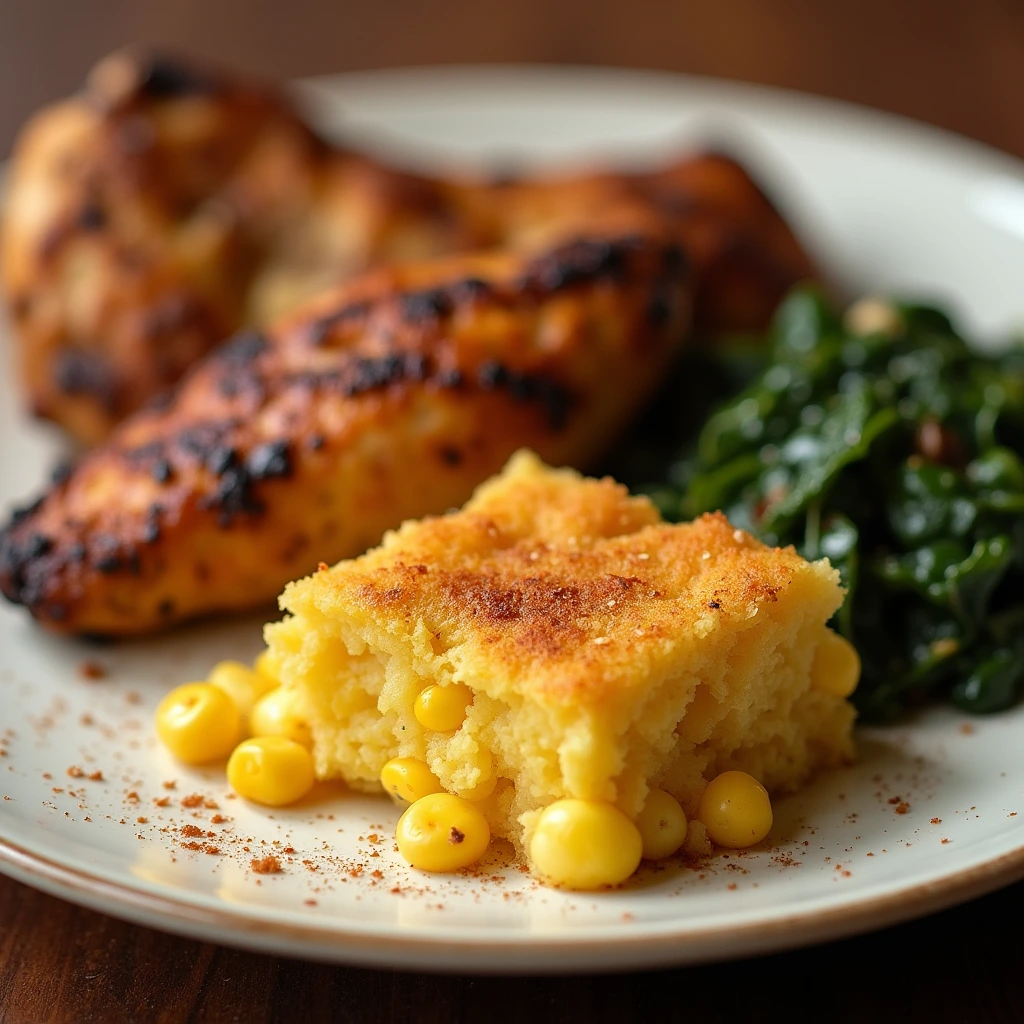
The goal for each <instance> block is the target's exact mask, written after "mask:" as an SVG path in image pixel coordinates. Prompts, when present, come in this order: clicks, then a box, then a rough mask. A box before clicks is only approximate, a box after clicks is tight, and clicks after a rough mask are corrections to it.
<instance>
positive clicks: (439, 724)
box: [412, 683, 473, 732]
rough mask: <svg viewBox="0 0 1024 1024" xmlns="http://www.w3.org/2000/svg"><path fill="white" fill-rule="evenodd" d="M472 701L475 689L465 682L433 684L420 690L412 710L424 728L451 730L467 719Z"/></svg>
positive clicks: (442, 730) (438, 730)
mask: <svg viewBox="0 0 1024 1024" xmlns="http://www.w3.org/2000/svg"><path fill="white" fill-rule="evenodd" d="M472 703H473V691H472V690H471V689H470V688H469V687H468V686H466V685H465V683H455V684H453V685H451V686H439V685H437V684H432V685H430V686H428V687H426V688H425V689H423V690H421V691H420V693H419V695H418V696H417V698H416V702H415V704H413V708H412V710H413V714H415V715H416V721H417V722H419V723H420V725H422V726H423V728H424V729H430V730H431V731H432V732H451V731H452V729H458V727H459V726H460V725H462V723H463V722H464V721H465V720H466V709H467V708H468V707H469V705H470V704H472Z"/></svg>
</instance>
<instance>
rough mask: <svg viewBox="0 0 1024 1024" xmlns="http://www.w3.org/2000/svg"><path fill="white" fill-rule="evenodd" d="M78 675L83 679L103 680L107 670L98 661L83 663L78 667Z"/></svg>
mask: <svg viewBox="0 0 1024 1024" xmlns="http://www.w3.org/2000/svg"><path fill="white" fill-rule="evenodd" d="M78 674H79V675H80V676H81V677H82V678H83V679H105V678H106V676H107V670H106V669H105V668H104V667H103V666H102V665H101V664H100V663H99V662H98V661H83V662H80V663H79V665H78Z"/></svg>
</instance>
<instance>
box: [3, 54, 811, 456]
mask: <svg viewBox="0 0 1024 1024" xmlns="http://www.w3.org/2000/svg"><path fill="white" fill-rule="evenodd" d="M623 201H631V202H635V203H643V204H646V205H647V206H648V207H649V208H650V209H651V210H652V211H654V212H655V213H656V214H657V215H658V217H659V218H660V219H661V220H662V221H663V223H664V224H665V225H666V230H669V231H670V232H671V233H672V234H673V235H674V236H675V237H676V238H677V240H678V241H679V242H680V244H681V245H682V246H683V248H684V250H685V251H686V252H687V255H688V257H689V261H690V264H691V266H692V268H693V271H694V275H695V282H696V293H695V298H696V309H695V318H696V323H697V326H698V328H700V327H707V328H710V329H712V330H720V329H726V330H729V329H735V328H740V329H749V328H759V327H761V326H763V324H764V323H765V321H766V319H767V317H768V316H769V315H770V312H771V310H772V309H773V308H774V306H775V304H776V303H777V301H778V299H779V297H780V296H781V295H782V293H783V292H784V291H785V290H786V289H787V288H788V287H790V286H791V285H792V284H793V283H794V282H796V281H798V280H800V279H802V278H806V277H809V276H812V275H813V267H812V266H811V264H810V262H809V260H808V259H807V257H806V255H805V254H804V252H803V251H802V249H801V248H800V246H799V244H798V243H797V241H796V239H795V238H794V236H793V235H792V233H791V232H790V230H789V228H788V227H787V225H786V224H785V222H784V221H783V220H782V218H781V217H780V216H779V214H778V213H777V212H776V211H775V210H774V209H773V208H772V206H771V204H770V203H769V202H768V200H767V199H766V198H765V197H764V195H763V194H762V193H761V191H760V190H759V189H758V188H757V186H756V185H755V184H754V182H753V181H752V180H751V179H750V178H749V176H748V175H747V174H746V172H745V171H744V170H743V169H742V168H741V167H740V166H739V165H738V164H736V163H735V162H733V161H732V160H729V159H728V158H726V157H722V156H717V155H704V156H700V157H696V158H693V159H689V160H685V161H682V162H680V163H678V164H676V165H674V166H671V167H669V168H666V169H665V170H662V171H658V172H654V173H649V174H639V175H615V174H598V175H590V176H586V177H577V178H573V179H552V180H536V181H523V182H517V183H511V184H509V183H506V184H498V185H495V184H486V183H480V182H468V181H466V182H455V181H445V180H434V179H429V178H425V177H420V176H416V175H412V174H407V173H404V172H400V171H396V170H393V169H391V168H388V167H384V166H382V165H380V164H379V163H376V162H374V161H372V160H370V159H368V158H366V157H363V156H360V155H358V154H354V153H350V152H347V151H344V150H339V149H335V148H332V147H330V146H328V145H326V144H325V143H323V142H322V141H321V140H319V139H318V138H317V137H316V136H315V135H314V134H313V133H312V132H311V131H310V129H309V128H308V127H307V126H306V125H305V123H304V122H303V120H302V119H301V118H300V117H299V115H298V114H297V113H296V111H295V110H294V109H293V107H292V106H291V105H290V104H289V103H287V102H286V101H285V100H284V99H282V98H281V97H280V96H278V95H277V94H275V93H274V92H272V91H270V90H266V89H262V88H259V87H254V86H251V85H248V84H244V83H238V82H235V81H233V80H231V79H228V78H222V77H219V76H216V75H212V74H209V73H206V72H204V71H195V70H190V69H187V68H183V67H180V66H178V65H176V64H173V63H171V62H168V61H165V60H160V59H152V58H146V59H143V58H139V57H135V56H131V55H127V54H118V55H115V56H114V57H112V58H108V59H107V60H106V61H104V62H102V63H101V64H100V65H98V66H97V68H96V69H95V70H94V71H93V73H92V75H91V76H90V79H89V82H88V84H87V87H86V89H85V90H84V92H83V93H82V94H81V95H79V96H77V97H75V98H73V99H71V100H68V101H65V102H64V103H61V104H58V105H56V106H54V107H51V108H50V109H48V110H46V111H44V112H42V113H41V114H40V115H38V116H37V117H36V118H35V119H34V120H33V122H32V123H31V124H30V125H29V126H28V128H26V130H25V132H24V134H23V136H22V138H21V140H20V141H19V144H18V146H17V149H16V152H15V156H14V159H13V161H12V168H11V175H10V181H9V191H8V198H7V203H6V210H5V219H4V224H3V229H2V233H0V280H2V284H3V288H4V291H5V294H6V296H7V301H8V305H9V308H10V311H11V315H12V320H13V322H14V325H15V329H16V331H17V334H18V336H19V339H20V342H21V365H22V372H23V377H24V380H25V383H26V386H27V391H28V394H29V398H30V401H31V404H32V408H33V410H34V411H35V412H36V413H37V414H38V415H41V416H44V417H47V418H49V419H52V420H55V421H56V422H58V423H60V424H61V425H63V426H64V427H65V428H66V429H67V430H69V431H70V432H71V433H72V434H74V435H75V436H76V437H78V438H79V439H80V440H82V441H84V442H85V443H96V442H97V441H99V440H101V439H102V438H104V437H105V436H106V435H107V434H108V433H109V432H110V430H111V429H112V428H113V427H114V425H115V424H116V423H117V422H118V421H119V420H121V419H122V418H123V417H124V416H125V415H127V414H129V413H131V412H133V411H134V410H135V409H137V408H139V407H140V406H141V405H142V404H144V402H145V401H146V400H148V399H149V398H150V397H152V396H153V395H155V394H158V393H159V392H161V391H163V390H164V389H165V388H166V387H167V386H169V385H170V384H172V383H174V382H175V381H176V380H177V379H179V378H180V376H181V375H182V373H183V372H184V371H185V370H186V369H187V368H188V367H189V366H191V365H192V364H193V363H194V362H195V361H196V360H197V359H198V358H199V357H201V356H202V355H203V354H205V353H206V352H207V351H209V350H210V349H212V348H213V347H214V346H215V345H216V344H217V343H219V342H220V341H221V340H222V339H223V338H225V337H227V336H228V335H229V334H231V333H232V332H233V331H235V330H236V329H238V328H239V327H241V326H243V325H254V326H257V327H259V326H262V325H265V324H268V323H271V322H273V321H274V320H275V319H276V318H277V317H279V316H280V315H281V314H284V313H287V312H289V311H291V310H293V309H296V308H299V307H300V306H301V304H302V303H303V302H305V301H306V300H308V299H310V298H312V297H313V296H315V295H317V294H318V293H320V292H321V291H323V290H325V289H326V288H327V287H329V286H332V285H334V284H336V283H337V282H339V281H341V280H343V279H344V278H345V277H346V276H348V275H349V274H351V273H353V272H357V271H360V270H362V269H365V268H367V267H370V266H374V265H379V264H382V263H388V262H393V261H408V260H416V259H425V258H432V257H434V256H438V255H444V254H448V253H452V252H459V251H467V250H471V249H479V248H505V249H509V250H515V251H519V250H523V249H524V248H525V247H528V246H530V245H531V244H532V241H533V239H534V237H535V236H536V235H537V233H538V232H541V233H543V231H544V230H545V225H546V223H547V221H548V220H549V219H550V217H551V216H552V215H557V216H562V215H564V214H565V213H566V212H573V215H574V217H575V219H576V220H577V221H578V222H580V223H582V222H583V221H584V220H585V219H586V217H588V216H593V217H594V219H595V222H596V226H597V228H598V230H600V220H601V217H602V214H603V210H604V209H605V208H607V207H608V206H614V205H615V204H616V203H618V202H623Z"/></svg>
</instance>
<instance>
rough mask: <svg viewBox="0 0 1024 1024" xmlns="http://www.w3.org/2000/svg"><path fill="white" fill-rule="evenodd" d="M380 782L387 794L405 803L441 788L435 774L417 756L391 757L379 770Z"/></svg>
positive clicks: (413, 801)
mask: <svg viewBox="0 0 1024 1024" xmlns="http://www.w3.org/2000/svg"><path fill="white" fill-rule="evenodd" d="M380 784H381V785H382V786H383V787H384V792H385V793H387V794H388V796H390V797H391V798H392V799H393V800H395V801H396V802H397V803H405V804H411V803H415V802H416V801H417V800H422V799H423V797H425V796H429V795H430V794H431V793H440V792H442V790H443V787H442V785H441V783H440V782H438V781H437V776H436V775H434V773H433V772H432V771H431V770H430V769H429V768H428V767H427V764H426V762H425V761H421V760H420V759H419V758H418V757H393V758H392V759H391V760H390V761H388V763H387V764H386V765H384V767H383V768H382V769H381V770H380Z"/></svg>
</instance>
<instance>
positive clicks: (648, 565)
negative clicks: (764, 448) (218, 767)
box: [266, 453, 854, 854]
mask: <svg viewBox="0 0 1024 1024" xmlns="http://www.w3.org/2000/svg"><path fill="white" fill-rule="evenodd" d="M841 601H842V590H841V588H840V586H839V582H838V574H837V572H836V571H835V570H834V569H833V568H832V567H831V566H830V565H829V564H828V562H827V561H824V560H823V561H820V562H814V563H809V562H807V561H805V560H804V559H802V558H800V557H799V556H798V555H797V554H796V553H795V552H794V551H793V550H792V549H786V550H780V549H772V548H768V547H766V546H764V545H763V544H761V543H760V542H759V541H757V540H755V539H754V538H752V537H751V536H749V535H748V534H746V533H744V532H742V531H740V530H734V529H733V528H732V526H731V525H730V524H729V523H728V522H727V521H726V519H725V518H724V517H723V516H721V515H708V516H704V517H702V518H700V519H698V520H697V521H695V522H694V523H692V524H682V525H670V524H666V523H664V522H663V521H662V520H661V519H660V517H659V515H658V513H657V511H656V510H655V508H654V507H653V506H652V505H651V503H650V502H649V501H647V500H646V499H645V498H637V497H630V496H628V495H627V493H626V491H625V489H624V488H623V487H621V486H620V485H618V484H615V483H614V482H613V481H611V480H607V479H606V480H593V479H585V478H583V477H580V476H579V475H578V474H576V473H574V472H572V471H569V470H551V469H549V468H547V467H545V466H544V465H543V464H541V463H540V462H539V460H537V459H536V457H534V456H533V455H531V454H529V453H520V454H518V455H516V456H515V457H514V458H513V459H512V460H511V461H510V463H509V465H508V466H507V467H506V469H505V471H504V473H503V474H502V475H501V476H499V477H496V478H494V479H493V480H491V481H489V482H487V483H485V484H484V485H482V486H481V487H480V488H479V489H478V491H477V492H476V494H475V496H474V497H473V499H472V500H471V501H470V502H469V503H468V504H467V505H466V506H465V508H464V509H463V510H462V511H459V512H453V513H449V514H448V515H446V516H441V517H436V518H431V519H425V520H422V521H418V522H409V523H406V524H405V525H403V526H402V527H401V528H400V529H399V530H397V531H394V532H392V533H389V534H388V535H387V536H386V537H385V538H384V541H383V543H382V544H381V546H380V547H378V548H377V549H375V550H373V551H371V552H369V553H367V554H366V555H364V556H362V557H361V558H357V559H354V560H351V561H346V562H342V563H340V564H338V565H337V566H335V567H333V568H327V567H326V566H322V567H321V569H320V571H318V572H317V573H316V574H314V575H313V576H311V577H309V578H307V579H304V580H300V581H298V582H296V583H293V584H291V585H290V586H289V587H288V588H287V589H286V591H285V593H284V595H283V596H282V599H281V605H282V608H283V609H284V610H285V612H286V613H287V615H286V617H285V618H284V619H283V621H282V622H280V623H274V624H271V625H269V626H268V627H267V628H266V637H267V641H268V644H269V647H270V649H271V652H272V656H273V657H274V658H275V660H276V661H277V662H278V664H279V666H280V673H281V678H282V683H283V685H284V686H286V687H289V688H291V689H292V690H294V691H295V692H296V694H297V696H298V697H299V699H300V701H301V704H302V706H303V708H304V710H305V713H306V714H307V716H308V718H309V721H310V723H311V726H312V730H313V735H314V740H315V747H314V755H315V759H316V767H317V772H318V775H319V776H320V777H322V778H332V777H340V778H343V779H345V780H346V781H347V782H348V783H349V784H350V785H352V786H353V787H355V788H359V789H366V790H377V789H379V788H380V783H379V781H378V780H379V775H380V772H381V769H382V767H383V766H384V764H385V763H386V762H387V761H388V760H389V759H391V758H393V757H415V758H420V759H422V760H424V761H425V762H426V763H427V764H428V765H429V767H430V769H431V770H432V771H433V772H434V774H435V775H436V776H437V778H438V779H439V780H440V782H441V784H442V785H443V786H444V788H445V789H447V790H449V791H450V792H453V793H456V794H458V795H460V796H463V797H466V798H468V799H471V800H474V801H479V806H480V807H481V809H482V810H483V811H484V813H485V816H486V817H487V819H488V822H489V824H490V826H491V829H492V831H493V833H494V834H496V835H499V836H504V837H507V838H509V839H511V840H512V841H513V843H514V844H515V845H516V847H517V849H518V850H519V852H520V853H521V854H525V851H526V849H527V848H528V840H529V835H530V831H531V828H532V824H533V822H534V820H535V819H536V816H537V814H538V813H539V811H540V810H541V809H543V808H544V807H545V806H547V805H548V804H549V803H551V802H552V801H554V800H557V799H559V798H562V797H566V796H571V797H582V798H588V799H600V800H606V801H611V802H613V803H615V804H616V805H617V806H618V807H619V808H620V809H621V810H622V811H624V812H625V813H626V814H627V815H629V816H631V817H632V816H635V815H636V814H637V813H638V812H639V810H640V808H641V807H642V805H643V801H644V799H645V796H646V794H647V792H648V789H649V788H650V787H654V786H658V787H661V788H663V789H666V790H667V791H668V792H670V793H671V794H672V795H673V796H675V797H676V799H678V800H679V801H680V803H681V804H682V806H683V808H684V810H685V811H686V812H687V815H688V816H689V817H691V818H692V816H693V815H694V814H695V813H696V810H697V806H698V804H699V801H700V796H701V793H702V792H703V789H704V787H705V785H706V783H707V781H708V780H710V779H711V778H713V777H714V776H715V775H716V774H718V773H719V772H722V771H725V770H728V769H733V768H738V769H742V770H744V771H747V772H749V773H750V774H752V775H754V776H755V777H756V778H758V779H759V780H761V781H762V782H763V784H764V785H765V786H766V787H767V788H768V789H769V791H775V792H779V791H786V790H791V789H794V788H795V787H797V786H799V785H801V784H802V783H803V782H805V781H806V780H807V779H808V778H809V777H810V776H811V775H812V774H813V773H814V772H816V771H817V770H819V769H822V768H824V767H826V766H829V765H834V764H837V763H839V762H842V761H845V760H848V759H850V758H851V757H852V754H853V747H852V739H851V730H852V725H853V719H854V711H853V709H852V707H851V705H850V704H849V703H848V702H847V701H846V700H844V699H842V698H841V697H838V696H835V695H834V694H833V693H830V692H829V689H828V687H827V686H825V685H823V683H822V680H820V679H818V678H817V675H816V672H815V653H816V651H817V650H818V648H819V645H820V644H821V643H822V641H823V639H826V638H827V637H828V630H827V626H826V625H825V624H826V622H827V621H828V619H829V618H830V617H831V615H832V614H833V612H834V611H835V610H836V609H837V608H838V606H839V605H840V603H841ZM455 683H463V684H465V685H467V686H468V687H470V689H471V690H472V692H473V700H472V704H471V705H470V707H469V709H468V712H467V715H466V718H465V721H464V723H463V724H462V726H461V727H460V728H458V729H456V730H454V731H452V732H430V731H429V730H426V729H424V728H423V726H421V725H420V724H419V722H418V721H417V719H416V717H415V715H414V712H413V705H414V701H415V699H416V696H417V695H418V694H419V693H420V691H421V690H422V689H423V688H424V687H425V686H427V685H429V684H441V685H451V684H455ZM694 824H695V826H697V827H693V828H691V836H690V839H689V840H688V845H689V847H690V848H691V849H695V848H700V847H701V845H702V843H706V837H705V835H704V832H703V829H702V828H700V827H699V825H698V823H694Z"/></svg>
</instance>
